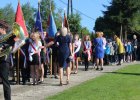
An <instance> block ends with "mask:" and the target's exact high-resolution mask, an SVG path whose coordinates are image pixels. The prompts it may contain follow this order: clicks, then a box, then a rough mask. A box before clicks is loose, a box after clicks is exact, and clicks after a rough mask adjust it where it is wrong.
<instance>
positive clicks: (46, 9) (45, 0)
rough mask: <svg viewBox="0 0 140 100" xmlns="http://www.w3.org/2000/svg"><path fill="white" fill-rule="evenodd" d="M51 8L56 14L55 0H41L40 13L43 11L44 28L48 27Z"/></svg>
mask: <svg viewBox="0 0 140 100" xmlns="http://www.w3.org/2000/svg"><path fill="white" fill-rule="evenodd" d="M50 4H51V5H50ZM50 8H51V11H52V13H53V15H54V10H55V3H54V1H53V0H41V2H40V13H41V18H42V26H43V29H45V28H46V27H47V20H48V16H49V14H50Z"/></svg>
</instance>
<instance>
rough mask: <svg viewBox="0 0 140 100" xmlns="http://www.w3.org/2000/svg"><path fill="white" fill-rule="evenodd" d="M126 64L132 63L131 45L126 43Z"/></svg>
mask: <svg viewBox="0 0 140 100" xmlns="http://www.w3.org/2000/svg"><path fill="white" fill-rule="evenodd" d="M126 55H127V56H126V57H127V62H132V43H131V42H130V41H128V43H127V47H126Z"/></svg>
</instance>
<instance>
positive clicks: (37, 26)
mask: <svg viewBox="0 0 140 100" xmlns="http://www.w3.org/2000/svg"><path fill="white" fill-rule="evenodd" d="M38 6H39V5H38ZM35 29H36V30H37V31H39V33H40V35H41V38H42V39H43V40H44V32H43V28H42V21H41V15H40V6H39V8H38V11H37V16H36V22H35Z"/></svg>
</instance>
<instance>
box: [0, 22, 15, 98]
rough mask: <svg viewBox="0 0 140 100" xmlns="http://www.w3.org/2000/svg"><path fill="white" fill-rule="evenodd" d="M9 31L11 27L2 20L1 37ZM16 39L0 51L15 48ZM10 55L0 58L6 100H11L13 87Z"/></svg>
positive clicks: (9, 41)
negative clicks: (10, 73) (10, 81)
mask: <svg viewBox="0 0 140 100" xmlns="http://www.w3.org/2000/svg"><path fill="white" fill-rule="evenodd" d="M8 29H9V25H8V24H7V22H5V21H3V20H0V37H2V36H4V35H6V34H7V30H8ZM14 38H15V36H12V37H10V38H9V39H8V40H7V41H6V42H5V43H3V44H2V45H3V46H4V48H3V47H0V51H2V50H3V49H6V48H9V47H10V46H14V43H15V41H14ZM9 61H10V59H9V54H8V55H4V56H2V57H0V78H1V79H2V83H3V91H4V99H5V100H11V87H10V83H9V81H8V73H9Z"/></svg>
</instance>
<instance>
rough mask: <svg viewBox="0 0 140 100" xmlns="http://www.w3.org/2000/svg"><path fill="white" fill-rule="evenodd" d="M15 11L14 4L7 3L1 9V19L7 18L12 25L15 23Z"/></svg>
mask: <svg viewBox="0 0 140 100" xmlns="http://www.w3.org/2000/svg"><path fill="white" fill-rule="evenodd" d="M14 18H15V12H14V9H13V7H12V4H7V5H6V6H5V7H4V8H1V9H0V19H2V20H5V21H6V22H8V23H9V25H12V24H13V23H14Z"/></svg>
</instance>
